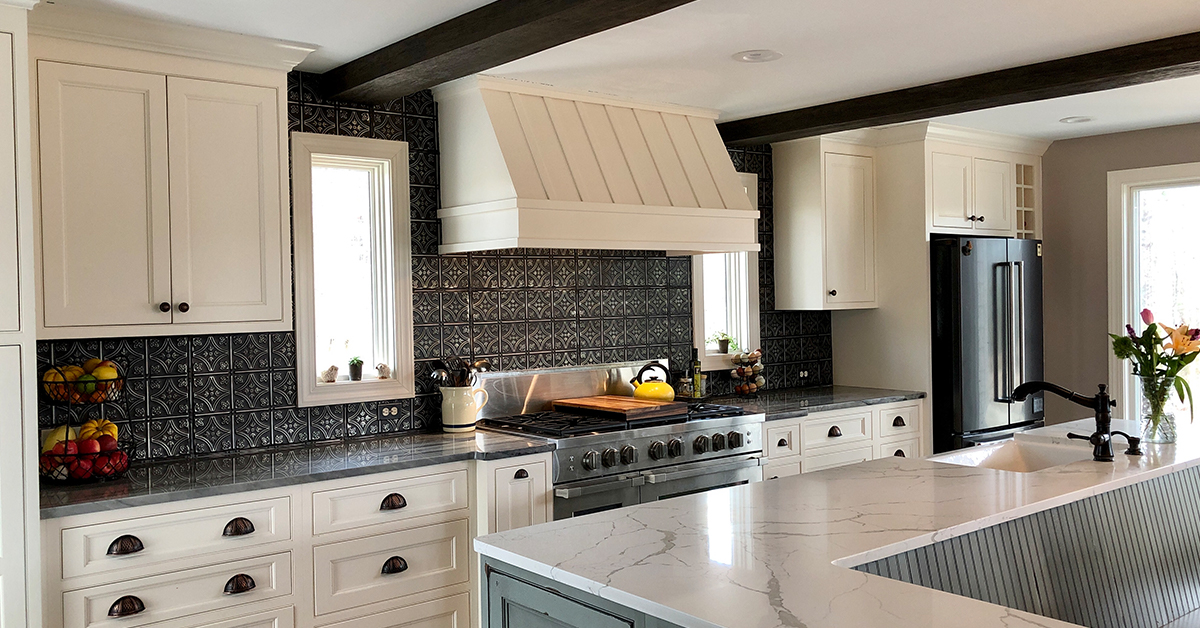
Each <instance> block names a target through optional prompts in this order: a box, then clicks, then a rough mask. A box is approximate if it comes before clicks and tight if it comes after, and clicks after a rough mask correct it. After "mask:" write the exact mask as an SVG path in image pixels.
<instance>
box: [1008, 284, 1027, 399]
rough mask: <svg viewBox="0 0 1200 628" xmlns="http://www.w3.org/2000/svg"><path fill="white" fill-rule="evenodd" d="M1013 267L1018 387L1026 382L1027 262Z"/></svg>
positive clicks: (1015, 366) (1014, 334)
mask: <svg viewBox="0 0 1200 628" xmlns="http://www.w3.org/2000/svg"><path fill="white" fill-rule="evenodd" d="M1012 269H1013V270H1012V272H1013V280H1012V286H1013V288H1012V293H1013V294H1012V298H1011V300H1012V305H1013V314H1012V316H1013V328H1014V329H1013V348H1012V352H1013V353H1012V354H1013V360H1014V363H1013V377H1014V381H1013V388H1016V387H1017V386H1019V385H1021V384H1023V383H1025V264H1024V263H1023V262H1013V263H1012ZM1011 393H1012V391H1011V390H1009V394H1011Z"/></svg>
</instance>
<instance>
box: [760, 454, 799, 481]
mask: <svg viewBox="0 0 1200 628" xmlns="http://www.w3.org/2000/svg"><path fill="white" fill-rule="evenodd" d="M789 475H800V459H799V458H796V459H790V458H785V459H784V460H782V461H775V460H772V461H770V462H768V463H767V464H765V465H763V479H764V480H777V479H779V478H786V477H788V476H789Z"/></svg>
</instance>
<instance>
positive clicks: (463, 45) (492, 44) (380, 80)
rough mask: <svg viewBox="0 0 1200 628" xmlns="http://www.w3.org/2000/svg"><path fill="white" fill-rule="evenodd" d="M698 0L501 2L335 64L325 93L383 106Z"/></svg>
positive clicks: (323, 79) (324, 78)
mask: <svg viewBox="0 0 1200 628" xmlns="http://www.w3.org/2000/svg"><path fill="white" fill-rule="evenodd" d="M692 1H693V0H496V1H495V2H491V3H489V4H485V5H484V6H482V7H479V8H478V9H475V10H473V11H470V12H468V13H464V14H463V15H460V16H458V17H456V18H453V19H451V20H448V21H446V22H442V23H441V24H438V25H437V26H434V27H432V28H429V29H427V30H424V31H421V32H420V33H417V34H416V35H413V36H411V37H408V38H406V39H402V40H400V41H398V42H396V43H394V44H391V45H389V46H386V47H384V48H381V49H379V50H376V51H375V52H372V53H370V54H367V55H364V56H362V57H359V58H358V59H355V60H354V61H350V62H349V63H346V64H344V65H341V66H339V67H336V68H334V69H332V70H330V71H328V72H326V73H324V74H323V75H322V76H321V85H322V91H323V92H324V95H325V96H327V97H329V98H333V99H337V100H347V101H353V102H365V103H379V102H386V101H388V100H393V99H395V98H399V97H401V96H406V95H408V94H411V93H413V92H416V91H420V90H422V89H427V88H429V87H433V86H434V85H440V84H442V83H445V82H446V81H452V80H454V79H457V78H461V77H464V76H468V75H471V74H475V73H477V72H482V71H484V70H487V69H490V68H494V67H496V66H498V65H501V64H504V63H507V62H509V61H513V60H516V59H520V58H522V57H526V56H529V55H531V54H534V53H536V52H541V51H542V50H546V49H548V48H553V47H554V46H558V45H560V44H565V43H567V42H569V41H573V40H576V39H579V38H581V37H586V36H588V35H591V34H593V33H599V32H600V31H605V30H608V29H610V28H614V27H617V26H621V25H622V24H628V23H629V22H633V21H636V20H640V19H642V18H645V17H649V16H651V15H655V14H657V13H661V12H663V11H666V10H668V9H673V8H675V7H678V6H681V5H684V4H687V3H689V2H692Z"/></svg>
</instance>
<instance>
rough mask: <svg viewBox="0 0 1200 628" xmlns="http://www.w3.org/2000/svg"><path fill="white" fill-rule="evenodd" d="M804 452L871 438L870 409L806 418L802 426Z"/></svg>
mask: <svg viewBox="0 0 1200 628" xmlns="http://www.w3.org/2000/svg"><path fill="white" fill-rule="evenodd" d="M803 438H804V452H805V453H808V452H809V451H810V450H812V449H816V448H820V447H828V446H830V445H841V444H843V443H851V442H855V441H861V440H869V439H870V438H871V411H870V410H863V411H862V412H854V413H847V414H840V415H838V416H832V417H822V418H813V419H807V420H805V421H804V428H803Z"/></svg>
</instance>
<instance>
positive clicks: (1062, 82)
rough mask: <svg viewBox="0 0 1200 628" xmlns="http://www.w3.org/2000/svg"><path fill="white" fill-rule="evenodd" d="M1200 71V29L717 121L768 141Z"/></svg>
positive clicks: (737, 133) (729, 137) (739, 139)
mask: <svg viewBox="0 0 1200 628" xmlns="http://www.w3.org/2000/svg"><path fill="white" fill-rule="evenodd" d="M1198 73H1200V33H1189V34H1187V35H1179V36H1176V37H1168V38H1166V39H1156V40H1154V41H1148V42H1144V43H1140V44H1132V45H1129V46H1122V47H1120V48H1112V49H1109V50H1102V51H1100V52H1092V53H1088V54H1083V55H1078V56H1074V57H1067V58H1064V59H1056V60H1054V61H1045V62H1042V63H1034V64H1031V65H1023V66H1019V67H1015V68H1009V69H1007V70H998V71H995V72H987V73H985V74H976V75H974V76H968V77H964V78H957V79H951V80H948V81H941V82H938V83H930V84H928V85H921V86H918V87H910V88H907V89H898V90H896V91H892V92H884V93H881V94H873V95H870V96H862V97H860V98H851V99H849V100H842V101H838V102H832V103H827V104H823V105H816V106H812V107H804V108H802V109H793V110H791V111H783V112H780V113H772V114H767V115H762V116H756V117H753V118H746V119H743V120H734V121H731V122H724V123H722V124H719V125H717V128H718V129H719V130H720V131H721V137H722V138H723V139H724V140H725V141H726V142H727V143H730V144H765V143H769V142H781V141H784V140H791V139H796V138H801V137H812V136H815V135H823V134H826V133H836V132H838V131H849V130H853V129H862V128H866V127H873V126H881V125H885V124H898V123H901V122H912V121H914V120H924V119H926V118H934V117H937V116H945V115H951V114H955V113H964V112H967V111H976V110H979V109H990V108H992V107H1000V106H1003V105H1013V104H1017V103H1023V102H1032V101H1035V100H1046V99H1049V98H1059V97H1062V96H1071V95H1074V94H1083V93H1086V92H1096V91H1102V90H1107V89H1114V88H1118V87H1127V86H1129V85H1138V84H1141V83H1150V82H1153V81H1161V80H1165V79H1172V78H1178V77H1183V76H1190V75H1194V74H1198Z"/></svg>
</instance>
